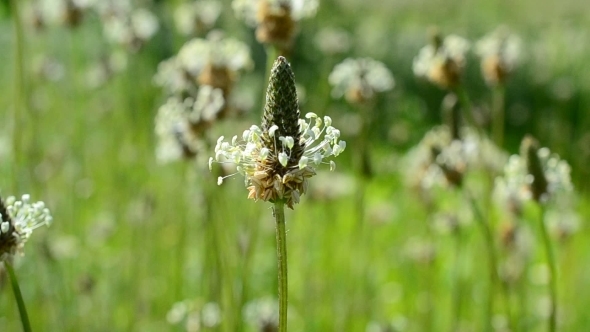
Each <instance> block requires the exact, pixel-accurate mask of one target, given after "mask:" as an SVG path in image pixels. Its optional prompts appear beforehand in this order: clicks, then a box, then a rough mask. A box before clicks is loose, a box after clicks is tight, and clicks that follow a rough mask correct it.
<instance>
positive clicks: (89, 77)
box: [86, 50, 127, 89]
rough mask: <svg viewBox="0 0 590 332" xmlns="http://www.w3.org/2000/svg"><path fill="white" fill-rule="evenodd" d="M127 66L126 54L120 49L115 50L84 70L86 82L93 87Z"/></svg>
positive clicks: (103, 82) (99, 85)
mask: <svg viewBox="0 0 590 332" xmlns="http://www.w3.org/2000/svg"><path fill="white" fill-rule="evenodd" d="M126 68H127V54H126V53H125V52H124V51H122V50H115V51H114V52H112V53H111V54H109V55H108V56H105V57H102V58H100V59H99V60H98V61H96V62H95V63H94V64H93V65H92V66H91V67H90V68H88V70H87V72H86V84H87V85H88V87H89V88H91V89H95V88H98V87H101V86H102V85H104V84H105V83H106V82H107V81H108V80H110V79H111V78H112V77H113V76H114V75H115V74H117V73H120V72H122V71H124V70H125V69H126Z"/></svg>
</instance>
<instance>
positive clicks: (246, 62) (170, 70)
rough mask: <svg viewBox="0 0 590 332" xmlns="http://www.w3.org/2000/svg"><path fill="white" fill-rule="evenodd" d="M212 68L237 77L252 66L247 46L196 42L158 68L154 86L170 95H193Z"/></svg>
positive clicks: (216, 40)
mask: <svg viewBox="0 0 590 332" xmlns="http://www.w3.org/2000/svg"><path fill="white" fill-rule="evenodd" d="M208 65H213V66H215V67H217V68H227V69H228V70H230V71H231V72H232V73H234V74H237V73H238V72H240V71H242V70H249V69H251V68H252V66H253V62H252V58H251V57H250V49H249V48H248V46H247V45H246V44H244V43H242V42H240V41H238V40H235V39H231V38H224V39H220V38H216V37H213V38H208V39H201V38H195V39H192V40H190V41H188V42H187V43H186V44H184V45H183V46H182V48H181V49H180V50H179V52H178V54H177V55H176V56H174V57H172V58H170V59H167V60H165V61H163V62H161V63H160V64H159V65H158V71H157V73H156V75H155V76H154V82H155V83H156V84H157V85H159V86H161V87H163V88H164V89H166V90H167V91H168V92H169V93H171V94H183V93H186V92H188V93H189V94H191V92H193V90H196V85H197V77H198V76H199V75H200V74H201V72H202V71H203V69H204V68H205V67H206V66H208Z"/></svg>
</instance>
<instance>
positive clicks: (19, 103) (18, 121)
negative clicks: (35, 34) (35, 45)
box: [11, 0, 25, 192]
mask: <svg viewBox="0 0 590 332" xmlns="http://www.w3.org/2000/svg"><path fill="white" fill-rule="evenodd" d="M18 3H19V0H12V1H11V5H12V16H13V19H14V39H15V44H16V45H15V47H14V62H15V63H14V68H15V75H14V76H15V77H14V85H13V86H14V99H15V100H14V107H13V113H12V150H13V151H12V153H13V155H12V158H13V170H12V172H13V190H14V191H15V192H18V191H19V190H18V188H19V187H20V184H21V181H20V180H19V179H21V177H20V176H19V169H20V166H21V164H22V162H21V155H22V153H21V152H22V151H23V142H22V138H23V135H22V134H21V130H22V129H23V124H22V122H23V121H22V115H21V113H23V111H24V99H25V98H24V93H25V86H24V85H25V82H24V76H25V74H24V59H23V57H24V43H23V41H24V36H23V25H22V20H21V17H20V12H19V6H18Z"/></svg>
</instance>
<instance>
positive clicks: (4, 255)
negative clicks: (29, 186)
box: [0, 195, 53, 261]
mask: <svg viewBox="0 0 590 332" xmlns="http://www.w3.org/2000/svg"><path fill="white" fill-rule="evenodd" d="M30 200H31V198H30V196H29V195H23V196H22V197H21V200H17V199H16V198H15V197H14V196H10V197H8V198H6V200H5V201H4V202H2V201H0V260H1V261H4V260H7V259H11V258H12V257H14V256H15V255H16V254H17V253H18V254H23V248H24V245H25V243H26V242H27V241H28V239H29V237H30V236H31V234H33V231H34V230H35V229H37V228H39V227H41V226H46V225H47V226H49V225H50V224H51V222H52V220H53V219H52V217H51V213H50V212H49V209H48V208H46V207H45V203H43V202H35V203H31V202H30Z"/></svg>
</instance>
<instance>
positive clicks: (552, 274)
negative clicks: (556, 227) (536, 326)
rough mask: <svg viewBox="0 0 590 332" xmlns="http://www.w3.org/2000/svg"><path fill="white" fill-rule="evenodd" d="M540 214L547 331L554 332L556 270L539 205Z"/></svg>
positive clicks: (555, 321) (541, 206) (543, 213)
mask: <svg viewBox="0 0 590 332" xmlns="http://www.w3.org/2000/svg"><path fill="white" fill-rule="evenodd" d="M539 207H540V209H541V212H540V214H539V227H540V228H541V237H542V238H543V247H544V250H545V255H546V258H547V265H549V296H550V298H551V308H550V313H549V322H548V324H549V325H548V330H549V331H550V332H554V331H555V330H556V327H557V319H556V313H557V280H556V277H557V268H556V267H555V257H554V256H553V250H552V248H551V240H550V238H549V232H548V231H547V226H546V225H545V206H543V205H542V204H539Z"/></svg>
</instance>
